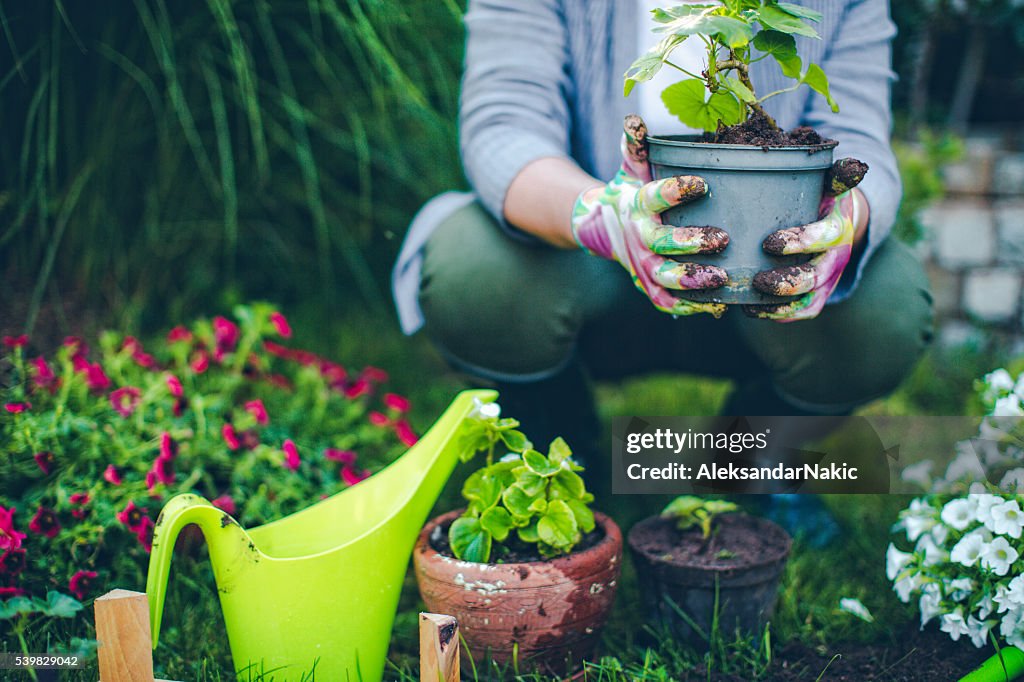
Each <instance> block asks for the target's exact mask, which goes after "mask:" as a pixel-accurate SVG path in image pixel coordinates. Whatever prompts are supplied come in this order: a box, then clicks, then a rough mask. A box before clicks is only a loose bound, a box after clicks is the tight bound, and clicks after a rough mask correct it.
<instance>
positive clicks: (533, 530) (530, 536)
mask: <svg viewBox="0 0 1024 682" xmlns="http://www.w3.org/2000/svg"><path fill="white" fill-rule="evenodd" d="M516 534H517V535H519V539H520V540H522V541H523V542H529V543H530V544H534V543H537V542H540V535H538V534H537V522H536V521H534V522H533V523H531V524H530V525H528V526H524V527H523V528H519V529H517V530H516Z"/></svg>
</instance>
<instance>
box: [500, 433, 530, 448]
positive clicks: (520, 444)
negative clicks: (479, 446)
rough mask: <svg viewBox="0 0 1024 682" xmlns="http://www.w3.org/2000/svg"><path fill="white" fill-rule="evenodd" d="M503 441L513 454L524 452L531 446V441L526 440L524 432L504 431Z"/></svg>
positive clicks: (502, 434)
mask: <svg viewBox="0 0 1024 682" xmlns="http://www.w3.org/2000/svg"><path fill="white" fill-rule="evenodd" d="M501 440H502V441H504V443H505V446H506V447H507V448H508V449H509V450H511V451H512V452H522V451H523V450H525V449H526V447H527V446H528V445H529V444H530V441H528V440H527V439H526V436H525V435H524V434H523V432H522V431H516V430H514V429H509V430H508V431H502V432H501Z"/></svg>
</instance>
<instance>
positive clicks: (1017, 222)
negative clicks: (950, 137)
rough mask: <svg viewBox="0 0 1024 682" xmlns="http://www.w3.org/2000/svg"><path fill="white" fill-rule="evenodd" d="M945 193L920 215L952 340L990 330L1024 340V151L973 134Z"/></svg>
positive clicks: (945, 334)
mask: <svg viewBox="0 0 1024 682" xmlns="http://www.w3.org/2000/svg"><path fill="white" fill-rule="evenodd" d="M943 176H944V179H945V184H946V190H947V196H946V197H945V198H944V199H943V200H941V201H939V202H938V203H936V204H934V205H933V206H931V207H929V208H928V209H926V210H925V211H924V213H923V214H922V216H921V222H922V224H923V225H924V227H925V237H924V239H923V240H922V242H921V243H920V244H918V246H917V248H918V249H920V252H921V255H922V256H923V258H924V259H925V262H926V263H927V267H928V275H929V277H930V278H931V282H932V291H933V293H934V295H935V308H936V313H937V315H938V318H939V322H940V340H942V341H943V342H944V343H945V344H947V345H960V344H963V343H966V342H971V341H976V340H979V339H981V337H983V336H984V333H985V332H989V333H994V334H995V336H997V337H1000V338H1004V339H1007V340H1010V341H1012V342H1014V344H1015V345H1017V346H1018V347H1020V343H1021V340H1022V339H1024V289H1022V286H1024V152H1020V151H1016V150H1014V149H1012V148H1011V146H1010V145H1009V144H1008V141H1007V139H1006V137H1005V136H1004V135H996V134H989V135H984V134H974V135H971V136H969V137H968V138H967V140H966V142H965V153H964V156H963V158H962V159H961V160H959V161H957V162H956V163H953V164H950V165H949V166H947V167H946V169H945V170H944V173H943Z"/></svg>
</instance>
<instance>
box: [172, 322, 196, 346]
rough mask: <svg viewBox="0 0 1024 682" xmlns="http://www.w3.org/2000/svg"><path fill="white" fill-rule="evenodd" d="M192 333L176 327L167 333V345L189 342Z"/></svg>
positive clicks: (179, 326)
mask: <svg viewBox="0 0 1024 682" xmlns="http://www.w3.org/2000/svg"><path fill="white" fill-rule="evenodd" d="M191 340H192V332H190V331H189V330H188V329H186V328H185V327H182V326H181V325H178V326H177V327H175V328H174V329H172V330H171V331H169V332H167V343H178V342H180V341H191Z"/></svg>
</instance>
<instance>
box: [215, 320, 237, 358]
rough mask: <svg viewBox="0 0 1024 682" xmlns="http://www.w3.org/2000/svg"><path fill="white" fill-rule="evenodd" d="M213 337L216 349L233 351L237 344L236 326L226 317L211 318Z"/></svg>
mask: <svg viewBox="0 0 1024 682" xmlns="http://www.w3.org/2000/svg"><path fill="white" fill-rule="evenodd" d="M213 337H214V339H216V341H217V348H219V349H221V350H224V351H229V350H232V349H234V347H235V344H236V343H238V325H236V324H235V323H234V322H232V321H231V320H229V319H227V318H226V317H215V318H213Z"/></svg>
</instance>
